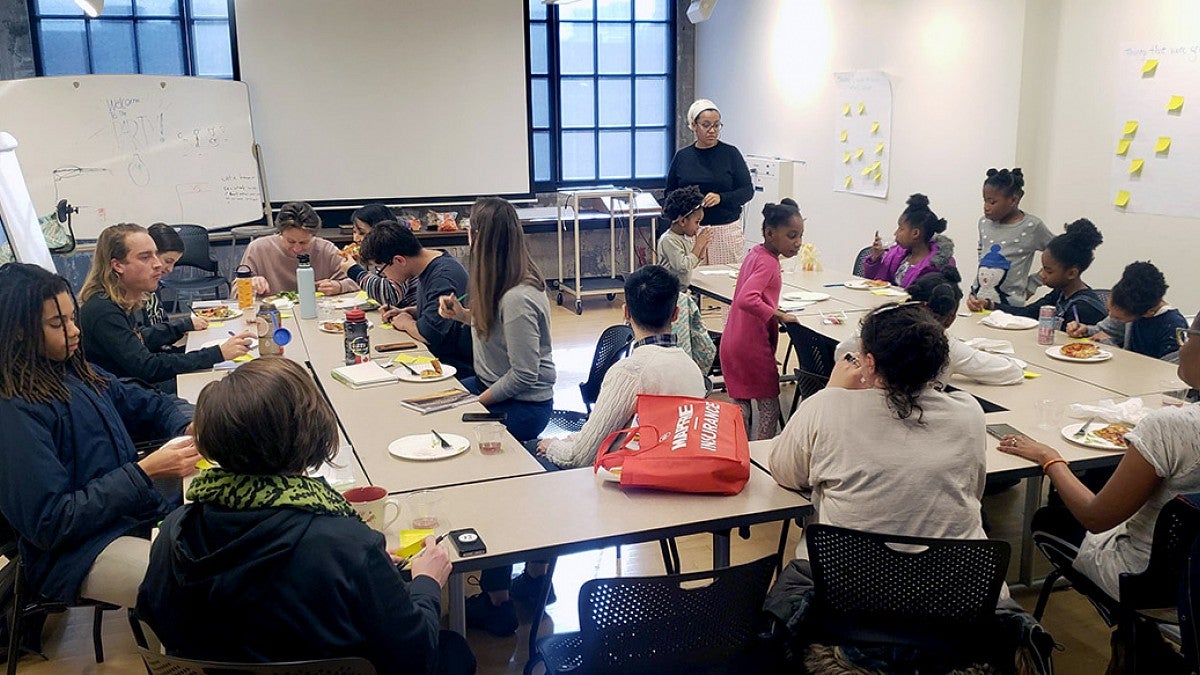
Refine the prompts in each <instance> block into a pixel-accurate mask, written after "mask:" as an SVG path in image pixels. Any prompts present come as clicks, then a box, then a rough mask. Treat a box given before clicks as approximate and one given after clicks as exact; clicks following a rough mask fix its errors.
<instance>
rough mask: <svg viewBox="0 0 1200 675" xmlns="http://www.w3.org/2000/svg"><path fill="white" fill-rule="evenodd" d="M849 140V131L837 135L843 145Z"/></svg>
mask: <svg viewBox="0 0 1200 675" xmlns="http://www.w3.org/2000/svg"><path fill="white" fill-rule="evenodd" d="M849 138H850V132H849V131H843V132H842V133H841V134H839V135H838V139H839V140H841V142H843V143H845V142H846V140H847V139H849Z"/></svg>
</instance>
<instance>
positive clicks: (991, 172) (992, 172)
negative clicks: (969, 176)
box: [987, 168, 1000, 178]
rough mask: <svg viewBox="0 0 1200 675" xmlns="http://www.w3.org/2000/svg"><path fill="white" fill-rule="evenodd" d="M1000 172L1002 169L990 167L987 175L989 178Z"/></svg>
mask: <svg viewBox="0 0 1200 675" xmlns="http://www.w3.org/2000/svg"><path fill="white" fill-rule="evenodd" d="M998 173H1000V169H996V168H992V169H988V170H987V177H988V178H991V177H992V176H995V175H996V174H998Z"/></svg>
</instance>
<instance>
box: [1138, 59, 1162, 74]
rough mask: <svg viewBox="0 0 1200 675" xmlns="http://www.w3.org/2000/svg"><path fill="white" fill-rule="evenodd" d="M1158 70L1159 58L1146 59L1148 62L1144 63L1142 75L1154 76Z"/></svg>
mask: <svg viewBox="0 0 1200 675" xmlns="http://www.w3.org/2000/svg"><path fill="white" fill-rule="evenodd" d="M1156 70H1158V59H1146V62H1145V63H1143V64H1142V75H1144V76H1145V77H1153V76H1154V71H1156Z"/></svg>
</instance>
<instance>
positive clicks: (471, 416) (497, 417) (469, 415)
mask: <svg viewBox="0 0 1200 675" xmlns="http://www.w3.org/2000/svg"><path fill="white" fill-rule="evenodd" d="M507 419H508V413H491V412H465V413H463V416H462V421H464V422H503V421H505V420H507Z"/></svg>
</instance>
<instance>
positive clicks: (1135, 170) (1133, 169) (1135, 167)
mask: <svg viewBox="0 0 1200 675" xmlns="http://www.w3.org/2000/svg"><path fill="white" fill-rule="evenodd" d="M1145 163H1146V160H1144V159H1135V160H1133V161H1132V162H1130V163H1129V175H1131V176H1132V175H1134V174H1139V173H1141V172H1142V166H1143V165H1144V164H1145Z"/></svg>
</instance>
